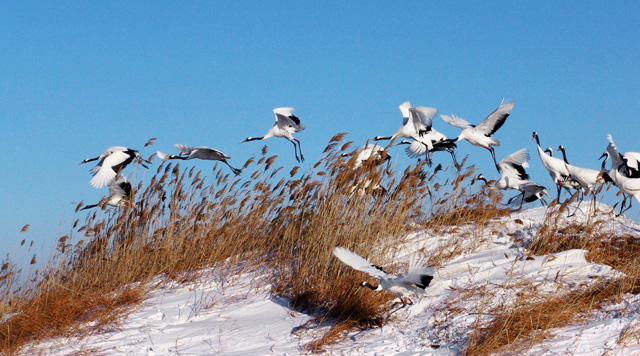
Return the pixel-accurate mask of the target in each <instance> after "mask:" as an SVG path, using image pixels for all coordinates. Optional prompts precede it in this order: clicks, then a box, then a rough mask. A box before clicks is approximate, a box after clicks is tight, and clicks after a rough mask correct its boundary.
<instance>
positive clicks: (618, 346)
mask: <svg viewBox="0 0 640 356" xmlns="http://www.w3.org/2000/svg"><path fill="white" fill-rule="evenodd" d="M599 209H601V210H602V211H605V212H609V211H610V210H611V208H610V207H607V206H604V205H602V206H599ZM601 214H603V219H605V220H607V221H609V224H608V227H607V228H609V229H612V230H614V231H616V232H626V233H632V234H638V235H639V236H640V225H637V224H636V223H634V222H633V221H631V220H629V219H627V218H625V217H624V216H622V217H620V218H614V217H613V215H607V214H606V213H604V212H603V213H601ZM577 215H578V216H576V217H573V218H572V219H585V218H586V217H585V216H584V215H582V214H581V213H578V214H577ZM544 216H545V208H542V207H540V208H535V209H529V210H524V211H521V212H517V213H513V214H512V215H511V216H510V217H505V218H502V219H499V220H497V221H496V222H495V223H494V224H492V225H491V226H490V227H488V228H486V229H485V230H484V231H483V232H482V236H483V237H484V238H483V239H480V242H478V241H474V242H473V243H474V245H473V246H468V251H472V252H469V253H465V254H462V255H459V256H457V257H454V258H453V259H452V260H450V261H448V262H447V263H446V264H445V265H444V266H443V267H441V268H439V269H438V272H437V274H436V276H435V278H434V280H433V281H432V283H431V285H430V286H429V287H428V288H427V294H426V296H425V297H424V298H422V299H421V300H420V301H419V302H416V303H415V304H414V305H412V306H410V307H407V308H404V309H401V310H399V311H397V312H395V313H393V314H392V315H391V317H390V318H389V321H388V322H387V323H386V324H385V325H384V326H383V327H381V328H378V329H371V330H365V331H354V332H351V333H350V334H349V335H347V337H345V339H344V340H343V341H342V342H340V343H338V344H336V345H332V346H330V347H329V349H328V350H327V353H329V354H333V355H456V354H460V352H461V350H462V347H463V345H464V344H465V342H466V341H467V338H468V334H469V328H470V326H472V325H473V324H474V323H476V322H477V321H478V320H481V321H485V320H489V319H490V318H491V316H490V315H483V313H482V310H483V306H493V307H495V306H496V305H504V306H505V307H508V305H509V304H510V303H512V302H513V301H514V300H515V298H517V294H518V293H517V292H518V291H519V290H523V289H524V288H536V291H538V292H539V293H554V292H557V291H558V290H559V289H562V288H566V289H567V290H569V289H570V288H573V287H574V286H576V285H579V284H580V283H585V282H588V283H593V282H594V281H597V280H598V279H599V278H610V277H612V276H615V274H616V273H618V272H616V271H614V270H612V269H611V268H610V267H608V266H605V265H600V264H595V263H590V262H587V261H586V260H585V257H584V255H585V253H584V251H583V250H569V251H563V252H560V253H557V254H554V255H547V256H528V255H526V250H525V249H524V248H523V247H522V246H523V243H522V242H523V241H527V240H528V239H530V238H531V237H532V236H533V235H534V234H535V232H536V231H537V229H538V228H539V227H540V225H541V224H542V222H543V220H544ZM475 228H476V227H475V226H473V225H468V226H459V227H451V229H450V230H449V231H445V232H442V231H439V232H437V233H435V232H429V231H417V232H414V233H412V234H411V235H410V236H408V242H407V243H406V244H405V245H404V246H400V247H399V248H398V249H397V251H402V252H396V256H395V258H403V257H406V258H408V256H409V255H411V254H412V253H414V252H415V251H418V250H421V249H422V250H424V251H425V252H426V254H427V256H428V255H429V252H430V251H436V250H438V249H441V248H447V246H451V243H452V240H454V239H460V241H461V242H462V243H464V241H465V238H466V237H468V236H469V233H470V232H471V231H472V230H473V229H475ZM475 233H477V232H475ZM336 263H339V262H338V261H336ZM256 278H258V279H259V278H260V276H259V275H256V274H244V275H241V276H237V277H236V278H235V279H234V280H221V279H220V278H216V277H215V271H213V270H211V271H206V273H203V277H202V278H201V279H200V280H199V281H196V282H190V283H187V284H177V283H174V284H170V285H165V286H164V287H162V288H160V289H157V290H155V291H153V292H152V293H150V294H149V295H148V298H147V299H146V301H145V302H144V303H143V304H142V305H140V306H139V307H138V308H137V309H136V310H135V311H134V312H133V313H131V314H130V315H129V316H128V317H127V318H126V320H124V322H123V323H122V324H121V325H118V326H116V327H114V329H113V330H110V331H108V332H104V333H101V334H97V335H92V336H90V337H87V338H84V339H81V340H77V339H74V338H58V339H55V340H47V341H46V342H43V343H40V344H38V345H32V346H31V347H30V348H28V350H27V351H26V353H27V354H33V353H36V354H37V353H41V354H46V355H68V354H74V353H77V354H82V353H83V352H86V353H89V354H103V355H217V354H220V355H238V356H241V355H242V356H245V355H246V356H249V355H252V356H253V355H298V354H301V353H304V352H305V350H304V345H305V343H307V342H309V341H311V340H312V337H313V336H314V335H318V333H321V332H323V331H326V330H327V329H328V328H329V325H321V326H312V327H311V328H309V325H310V324H311V323H310V324H306V325H305V323H306V322H307V321H309V320H310V318H311V316H309V315H305V314H303V313H300V312H297V311H294V310H292V309H290V308H289V306H288V303H287V301H286V300H281V299H277V298H274V297H272V296H270V294H269V286H268V285H265V284H264V283H259V281H258V283H255V282H256V280H255V279H256ZM255 286H262V287H259V288H257V287H255ZM367 292H371V291H367ZM638 302H640V296H636V295H629V296H627V297H626V298H625V299H624V300H623V301H621V302H620V303H618V304H616V305H609V306H607V307H606V308H604V309H603V310H599V311H598V312H597V313H595V314H594V315H593V316H592V317H590V318H589V320H588V321H587V322H582V323H580V324H575V325H570V326H567V327H563V328H559V329H557V330H553V331H552V334H553V337H550V338H548V339H546V340H545V341H544V342H543V343H541V344H538V345H535V346H534V347H533V348H531V349H530V350H529V354H530V355H603V354H606V355H640V340H636V339H633V338H624V342H619V341H618V340H619V339H620V337H621V335H623V334H624V333H625V331H627V330H637V329H640V303H638Z"/></svg>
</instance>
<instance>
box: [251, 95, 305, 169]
mask: <svg viewBox="0 0 640 356" xmlns="http://www.w3.org/2000/svg"><path fill="white" fill-rule="evenodd" d="M293 110H294V109H293V108H290V107H281V108H275V109H273V114H274V115H275V117H276V124H275V125H274V126H272V127H271V128H270V129H269V131H267V133H266V134H265V135H264V136H262V137H247V138H246V139H245V140H244V141H242V142H248V141H255V140H266V139H268V138H270V137H283V138H286V139H287V140H289V142H291V143H292V144H293V151H294V153H295V156H296V160H297V161H298V162H300V161H302V162H304V156H303V155H302V149H301V147H300V141H299V140H298V139H296V138H294V137H293V134H294V133H296V132H300V131H303V130H304V129H305V126H304V125H302V124H301V123H300V119H299V118H297V117H296V116H295V115H293ZM242 142H240V143H242ZM296 143H297V145H296ZM298 151H300V157H299V158H298Z"/></svg>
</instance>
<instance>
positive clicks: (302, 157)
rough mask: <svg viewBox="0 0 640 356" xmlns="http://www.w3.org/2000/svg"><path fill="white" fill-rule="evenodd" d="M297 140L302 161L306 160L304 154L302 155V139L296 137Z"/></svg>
mask: <svg viewBox="0 0 640 356" xmlns="http://www.w3.org/2000/svg"><path fill="white" fill-rule="evenodd" d="M294 140H296V142H297V143H298V151H299V152H300V159H301V160H302V162H304V156H303V155H302V146H300V141H299V140H298V139H295V138H294Z"/></svg>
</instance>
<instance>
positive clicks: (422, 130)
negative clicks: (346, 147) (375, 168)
mask: <svg viewBox="0 0 640 356" xmlns="http://www.w3.org/2000/svg"><path fill="white" fill-rule="evenodd" d="M398 108H399V109H400V112H402V126H400V127H399V128H398V130H397V131H396V132H395V133H394V134H393V135H391V136H387V137H385V136H376V137H375V138H374V140H375V141H379V140H394V139H396V138H399V137H404V138H412V139H414V140H418V139H419V138H420V137H422V136H423V135H425V134H426V133H427V132H428V131H430V130H431V124H432V122H433V118H434V117H435V116H436V115H437V114H438V109H434V108H429V107H426V106H411V103H409V102H408V101H406V102H404V103H402V104H401V105H400V106H399V107H398ZM424 144H425V145H428V146H429V147H430V149H431V148H433V146H432V145H431V140H425V141H424Z"/></svg>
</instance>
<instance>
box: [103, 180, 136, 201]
mask: <svg viewBox="0 0 640 356" xmlns="http://www.w3.org/2000/svg"><path fill="white" fill-rule="evenodd" d="M107 186H108V187H109V195H111V196H119V197H128V196H129V195H131V183H129V179H128V178H127V177H126V176H124V177H121V178H118V179H117V180H113V181H111V182H109V184H107Z"/></svg>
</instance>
